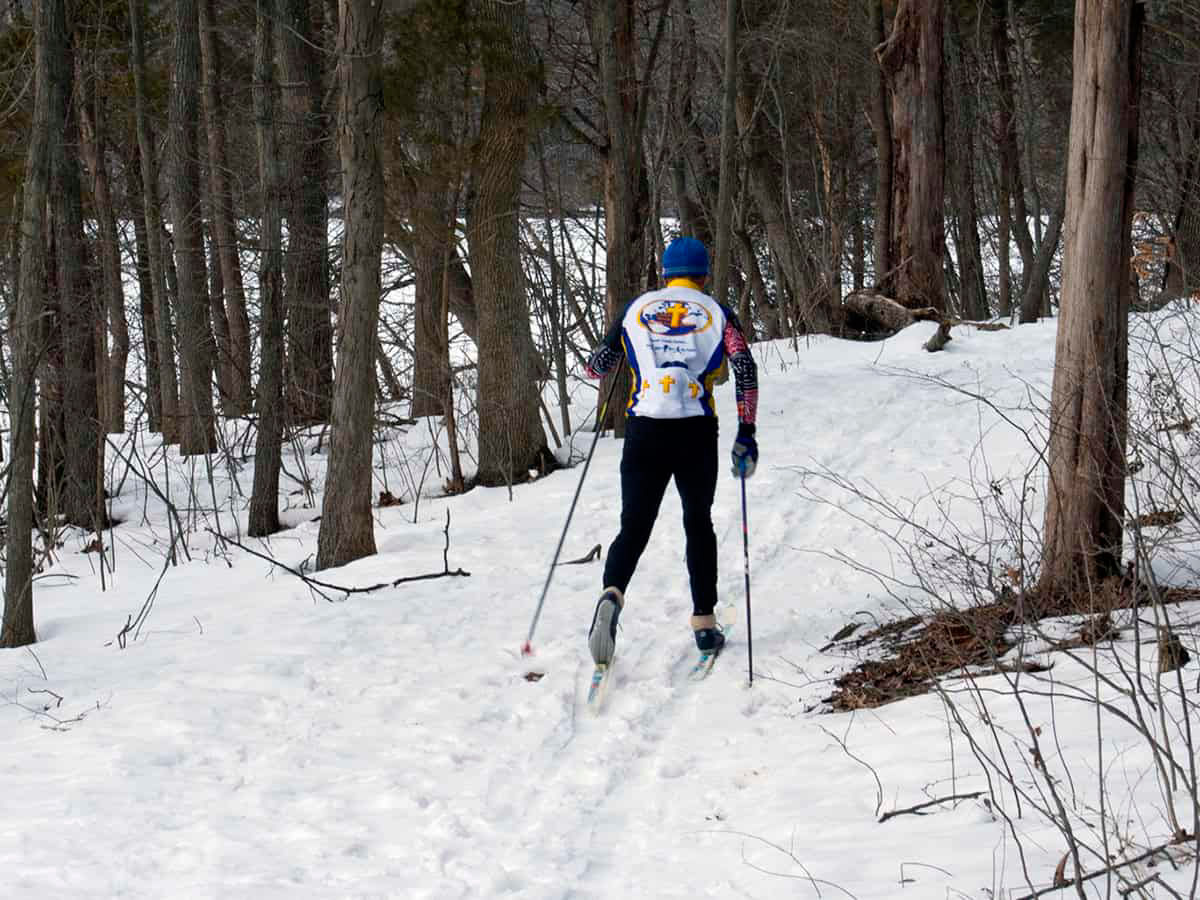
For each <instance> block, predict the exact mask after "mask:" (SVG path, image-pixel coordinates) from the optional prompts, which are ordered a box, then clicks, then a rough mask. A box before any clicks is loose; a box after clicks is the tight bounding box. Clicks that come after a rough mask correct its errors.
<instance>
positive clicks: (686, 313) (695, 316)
mask: <svg viewBox="0 0 1200 900" xmlns="http://www.w3.org/2000/svg"><path fill="white" fill-rule="evenodd" d="M637 318H638V323H639V324H640V325H641V326H642V327H643V328H645V329H647V330H648V331H649V332H650V333H651V334H657V335H663V336H672V337H673V336H676V335H682V334H695V333H697V332H700V331H704V330H705V329H707V328H708V327H709V326H710V325H712V313H710V312H709V311H708V308H707V307H705V306H703V305H702V304H700V303H693V302H691V301H690V300H678V299H674V298H672V299H669V300H651V301H650V302H649V303H647V304H646V305H645V306H643V307H642V308H641V310H640V311H639V312H638V317H637Z"/></svg>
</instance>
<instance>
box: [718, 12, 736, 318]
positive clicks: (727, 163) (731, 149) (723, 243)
mask: <svg viewBox="0 0 1200 900" xmlns="http://www.w3.org/2000/svg"><path fill="white" fill-rule="evenodd" d="M738 7H739V3H738V0H725V27H724V37H725V73H724V81H723V84H722V86H721V176H720V188H719V191H718V194H717V221H716V248H715V249H714V251H713V297H714V298H715V299H716V300H717V302H718V303H724V304H726V305H727V306H729V305H731V304H730V303H729V297H728V294H729V266H730V263H731V261H732V255H733V254H732V251H733V193H734V187H735V185H734V181H735V180H736V178H737V170H736V168H735V155H736V150H737V136H738V135H737V130H738V124H737V70H738V63H737V46H738Z"/></svg>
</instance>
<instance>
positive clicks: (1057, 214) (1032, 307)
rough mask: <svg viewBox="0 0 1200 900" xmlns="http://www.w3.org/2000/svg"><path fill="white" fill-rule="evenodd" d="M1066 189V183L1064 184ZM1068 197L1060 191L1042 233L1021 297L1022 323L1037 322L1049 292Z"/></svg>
mask: <svg viewBox="0 0 1200 900" xmlns="http://www.w3.org/2000/svg"><path fill="white" fill-rule="evenodd" d="M1064 189H1065V185H1064ZM1065 204H1066V199H1065V198H1064V197H1063V196H1062V192H1061V191H1060V192H1059V197H1058V203H1057V205H1055V207H1054V211H1053V212H1052V213H1051V214H1050V224H1049V226H1048V227H1047V228H1046V233H1045V234H1044V235H1042V243H1041V245H1040V246H1039V247H1038V252H1037V256H1035V257H1034V260H1033V267H1032V268H1031V269H1030V270H1029V272H1028V273H1026V276H1025V278H1024V282H1025V293H1024V294H1023V295H1022V297H1021V318H1020V321H1021V323H1022V324H1026V323H1030V322H1036V321H1037V320H1038V314H1039V313H1040V312H1041V311H1042V298H1043V297H1044V296H1046V294H1047V287H1048V285H1049V282H1050V263H1051V262H1052V261H1053V259H1054V251H1055V250H1057V249H1058V239H1059V236H1060V235H1061V234H1062V226H1063V217H1064V215H1065V208H1064V207H1065Z"/></svg>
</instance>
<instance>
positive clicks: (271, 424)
mask: <svg viewBox="0 0 1200 900" xmlns="http://www.w3.org/2000/svg"><path fill="white" fill-rule="evenodd" d="M273 2H274V0H257V4H256V12H257V15H256V28H255V41H254V118H255V126H256V129H255V130H256V131H257V134H258V177H259V183H260V185H261V190H262V229H261V230H262V263H261V264H260V266H259V273H258V284H259V305H260V309H261V312H260V313H259V322H260V325H259V342H260V351H259V370H258V402H257V406H258V434H257V435H256V437H255V442H254V487H253V489H252V492H251V494H250V521H249V527H248V528H247V533H248V534H249V535H250V536H251V537H265V536H266V535H268V534H274V533H275V532H276V531H278V530H279V468H280V448H281V446H282V443H283V415H284V410H283V408H282V405H283V224H282V216H283V212H282V208H283V198H282V193H283V172H282V167H281V166H280V159H279V145H278V142H277V140H276V129H277V128H278V123H277V122H276V119H275V110H276V108H277V107H278V99H277V96H276V95H277V94H278V92H279V88H278V86H277V85H276V83H275V73H274V70H273V65H272V60H273V57H274V55H275V41H274V33H273V31H274V19H275V16H274V11H273V9H272V4H273Z"/></svg>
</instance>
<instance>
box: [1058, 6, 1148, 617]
mask: <svg viewBox="0 0 1200 900" xmlns="http://www.w3.org/2000/svg"><path fill="white" fill-rule="evenodd" d="M1144 16H1145V6H1144V5H1143V4H1141V3H1139V2H1135V0H1079V2H1078V3H1077V4H1076V6H1075V48H1074V91H1073V96H1072V101H1071V129H1070V141H1069V150H1068V154H1069V156H1068V168H1067V195H1066V197H1067V202H1066V224H1065V228H1066V236H1067V246H1066V252H1065V255H1064V261H1063V284H1062V306H1061V312H1060V316H1059V320H1058V340H1057V344H1056V347H1055V366H1054V382H1053V387H1052V392H1051V404H1050V444H1049V451H1048V462H1049V469H1050V472H1049V489H1048V495H1047V498H1046V501H1047V502H1046V518H1045V527H1044V530H1043V535H1044V541H1045V544H1044V547H1043V550H1042V569H1041V577H1040V581H1039V584H1038V588H1039V593H1041V594H1042V596H1043V597H1044V598H1046V600H1047V601H1048V602H1055V601H1062V600H1068V599H1069V598H1070V597H1071V596H1072V595H1073V594H1074V593H1075V592H1076V591H1086V590H1089V589H1095V588H1096V586H1097V585H1099V584H1100V583H1101V581H1102V580H1103V579H1104V578H1105V577H1107V576H1110V575H1117V574H1119V573H1120V571H1121V544H1122V519H1123V516H1124V508H1125V506H1124V503H1125V439H1126V421H1127V419H1126V416H1127V411H1126V408H1127V394H1128V388H1127V377H1128V327H1129V325H1128V323H1129V306H1130V295H1131V281H1130V271H1129V260H1130V257H1131V255H1132V245H1131V240H1130V226H1131V223H1132V219H1133V189H1134V179H1135V175H1134V173H1135V171H1136V157H1137V135H1138V96H1139V89H1140V81H1141V71H1140V56H1141V53H1140V51H1141V34H1142V23H1143V19H1144Z"/></svg>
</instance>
